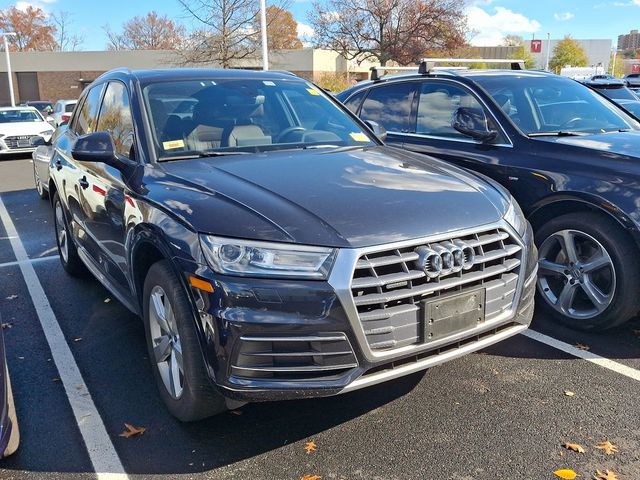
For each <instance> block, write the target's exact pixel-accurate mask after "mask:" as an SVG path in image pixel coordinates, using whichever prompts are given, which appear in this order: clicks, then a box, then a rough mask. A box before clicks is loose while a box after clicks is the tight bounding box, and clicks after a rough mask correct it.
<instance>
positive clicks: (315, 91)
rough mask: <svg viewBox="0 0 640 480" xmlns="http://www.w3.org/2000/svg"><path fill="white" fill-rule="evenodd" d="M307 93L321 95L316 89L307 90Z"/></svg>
mask: <svg viewBox="0 0 640 480" xmlns="http://www.w3.org/2000/svg"><path fill="white" fill-rule="evenodd" d="M307 92H309V93H310V94H311V95H320V92H318V91H317V90H316V89H315V88H307Z"/></svg>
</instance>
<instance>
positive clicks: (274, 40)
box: [254, 5, 302, 50]
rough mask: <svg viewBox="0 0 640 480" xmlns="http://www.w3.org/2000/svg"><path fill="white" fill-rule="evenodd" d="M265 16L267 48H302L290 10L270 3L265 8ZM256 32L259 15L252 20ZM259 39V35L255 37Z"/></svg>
mask: <svg viewBox="0 0 640 480" xmlns="http://www.w3.org/2000/svg"><path fill="white" fill-rule="evenodd" d="M266 16H267V46H268V47H269V50H286V49H290V50H297V49H300V48H302V42H301V41H300V38H298V22H296V21H295V19H294V18H293V15H292V14H291V12H290V11H288V10H285V9H284V8H281V7H278V6H277V5H270V6H268V7H267V10H266ZM254 28H255V29H256V32H260V31H261V28H260V17H259V16H258V17H256V19H255V20H254ZM257 40H258V41H260V37H259V36H258V37H257Z"/></svg>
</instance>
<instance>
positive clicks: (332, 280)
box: [329, 220, 527, 362]
mask: <svg viewBox="0 0 640 480" xmlns="http://www.w3.org/2000/svg"><path fill="white" fill-rule="evenodd" d="M469 236H473V240H470V239H468V238H465V240H466V242H467V244H469V245H472V246H473V247H474V248H476V251H477V252H479V251H480V250H479V249H482V248H483V247H484V246H485V245H490V244H491V243H494V242H497V241H503V240H507V241H506V242H504V244H506V245H517V246H519V251H518V252H517V253H516V254H515V257H512V258H508V257H503V259H497V260H494V261H493V263H491V267H487V268H486V269H485V271H484V272H483V273H479V270H477V269H476V268H474V269H472V270H469V271H462V272H457V273H451V274H449V275H447V276H444V277H442V278H441V279H440V286H439V287H436V289H435V291H432V295H434V298H435V296H436V295H439V291H437V289H438V288H445V287H446V288H447V289H450V290H449V291H451V292H455V291H459V290H461V289H464V288H465V285H466V278H468V277H467V276H468V275H469V274H474V279H475V280H477V281H479V282H482V284H483V286H484V287H485V288H488V289H489V290H490V291H492V290H493V291H495V292H498V291H500V293H501V295H499V296H497V297H502V296H503V295H504V293H505V292H506V293H507V297H509V296H510V297H511V299H510V301H509V302H505V303H503V304H501V303H500V301H499V302H492V305H493V306H495V307H496V310H495V312H488V313H490V314H489V315H486V316H485V321H484V322H483V323H481V324H479V325H478V326H477V327H476V328H474V329H473V331H463V332H459V333H456V334H453V335H451V336H449V337H445V338H442V339H436V340H433V341H431V342H426V343H425V342H422V339H419V338H416V333H417V332H415V331H414V334H413V335H412V336H409V335H408V332H407V329H410V328H411V325H412V324H413V328H414V330H415V329H416V323H417V322H416V320H415V318H414V319H409V317H407V318H406V319H405V320H404V321H403V320H402V319H400V318H398V315H399V314H402V315H411V313H412V312H413V316H414V317H416V316H417V315H418V306H417V304H418V303H419V302H415V303H412V301H411V300H412V299H411V297H412V296H414V297H415V296H416V295H415V292H413V294H412V295H408V296H406V297H405V299H402V298H401V299H400V300H393V301H394V302H396V304H393V305H391V306H390V305H382V304H381V305H379V306H378V307H377V308H376V304H375V303H374V304H369V305H367V306H366V308H362V305H356V301H358V302H359V303H362V302H366V301H367V300H365V299H360V300H357V299H358V298H359V297H355V298H354V296H353V294H352V290H351V287H352V280H353V274H354V270H356V267H358V268H365V267H367V268H371V267H373V265H371V263H378V265H380V263H384V264H385V265H394V264H398V263H400V264H402V262H406V261H407V260H406V259H405V258H400V257H401V255H402V254H403V253H404V254H406V253H410V252H412V251H413V249H414V248H415V247H416V246H418V245H428V244H432V243H438V242H450V241H451V240H454V239H457V238H462V237H469ZM409 247H410V248H409ZM491 249H492V248H489V249H486V248H485V249H484V250H483V251H482V253H483V254H484V253H488V252H490V251H491ZM485 250H486V251H485ZM513 250H515V248H514V249H513ZM372 254H374V255H372ZM367 255H368V257H367ZM526 255H527V252H526V251H525V250H524V244H523V243H522V239H521V238H520V236H519V235H518V234H517V233H516V232H515V231H514V230H513V228H512V227H511V226H510V225H509V224H508V223H507V222H505V221H504V220H500V221H498V222H496V223H494V224H488V225H484V226H481V227H475V228H469V229H464V230H461V231H456V232H447V233H442V234H437V235H434V236H432V237H428V238H423V239H413V240H400V241H397V242H393V243H391V244H384V245H376V246H371V247H362V248H354V249H340V250H339V252H338V255H337V259H336V263H335V265H334V268H333V270H332V271H331V275H330V277H329V284H330V285H331V286H332V287H333V288H334V290H335V291H336V294H337V296H338V298H339V300H340V303H341V304H342V306H343V309H344V311H345V313H346V315H347V318H348V319H349V322H350V323H351V326H352V328H353V331H354V334H355V337H356V339H357V341H358V344H359V346H360V349H361V350H362V353H363V356H364V358H365V359H366V360H367V361H369V362H380V361H383V360H385V359H393V358H396V357H398V356H401V355H410V354H417V353H419V352H424V351H430V350H432V349H434V348H439V346H441V345H443V344H445V343H447V342H452V341H457V340H458V339H464V338H466V337H468V336H469V335H474V334H476V333H477V332H479V331H485V330H486V329H492V328H495V327H496V326H498V325H502V324H504V323H505V322H507V321H509V320H511V319H512V317H513V316H514V315H515V310H514V307H515V306H516V305H517V300H518V299H519V297H520V295H521V291H522V283H523V279H522V278H521V276H520V275H519V271H520V270H521V269H522V268H524V265H525V263H526ZM383 258H384V259H385V260H384V261H383V262H378V261H379V260H380V259H383ZM391 258H397V260H396V261H395V262H393V263H391V261H390V260H391ZM409 261H411V260H409ZM505 262H506V264H505ZM374 268H375V267H374ZM396 268H397V266H396ZM489 268H491V270H488V269H489ZM412 269H413V270H415V268H408V269H404V270H403V271H404V273H406V272H407V271H408V270H412ZM398 272H399V270H396V273H398ZM385 273H386V272H385ZM492 273H493V274H496V273H497V275H495V276H494V278H491V274H492ZM362 276H365V277H366V276H367V275H362ZM368 276H373V275H372V274H371V275H368ZM461 276H465V280H462V281H461V280H460V277H461ZM495 280H498V281H497V282H496V281H495ZM421 281H422V283H423V284H424V285H422V286H421V288H424V287H425V286H428V287H429V289H427V290H421V291H420V295H424V293H425V291H426V292H427V293H428V292H429V291H430V289H431V285H429V284H428V282H424V281H423V280H418V281H414V283H420V282H421ZM445 281H446V282H447V283H444V282H445ZM409 282H411V281H409ZM435 283H436V282H434V285H435ZM514 286H515V290H514ZM406 288H407V287H401V286H399V287H396V289H395V290H394V289H391V290H390V291H388V292H384V293H383V295H384V296H389V295H394V296H396V295H400V296H401V297H402V292H403V290H404V289H406ZM414 288H415V287H414ZM469 288H472V287H469ZM447 293H448V292H447ZM374 294H375V295H378V293H377V292H375V293H374ZM492 298H494V297H490V298H488V300H492ZM380 300H384V298H376V301H380ZM506 303H508V305H507V307H506V308H504V305H505V304H506ZM358 310H360V311H358ZM388 326H392V327H393V329H394V330H395V331H403V332H404V333H406V334H407V336H406V337H405V340H410V337H411V338H412V339H413V340H412V341H413V343H401V344H396V345H394V347H393V348H390V347H387V348H385V349H374V348H372V346H371V345H370V343H369V340H368V337H367V335H366V334H365V331H367V332H368V333H371V332H378V331H388V330H389V329H388V328H387V329H383V330H379V329H381V328H383V327H388ZM375 336H378V337H384V335H379V334H378V335H375ZM380 340H383V338H380ZM374 343H378V342H374Z"/></svg>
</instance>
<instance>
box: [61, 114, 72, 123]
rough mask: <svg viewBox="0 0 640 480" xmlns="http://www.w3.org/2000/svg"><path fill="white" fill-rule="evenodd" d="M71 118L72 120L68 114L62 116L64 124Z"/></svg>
mask: <svg viewBox="0 0 640 480" xmlns="http://www.w3.org/2000/svg"><path fill="white" fill-rule="evenodd" d="M70 118H71V115H69V114H66V113H63V114H62V121H63V122H68V121H69V119H70Z"/></svg>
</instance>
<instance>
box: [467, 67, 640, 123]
mask: <svg viewBox="0 0 640 480" xmlns="http://www.w3.org/2000/svg"><path fill="white" fill-rule="evenodd" d="M474 80H476V81H477V82H478V83H479V84H480V85H482V86H483V87H484V88H485V89H486V90H487V91H488V92H489V94H490V95H491V96H492V97H493V98H494V100H496V102H497V103H498V105H500V107H501V108H502V110H503V111H504V112H505V113H506V114H507V115H508V116H509V118H511V120H513V122H514V123H515V124H516V125H517V126H518V127H519V128H520V129H521V130H522V131H523V132H524V133H525V134H527V135H532V136H534V135H540V134H545V133H550V134H554V133H558V132H564V133H567V132H568V133H571V132H577V133H582V134H595V133H604V132H613V131H619V130H639V129H640V123H638V122H637V121H636V120H634V119H633V118H631V117H630V116H628V115H626V114H625V113H624V112H623V111H622V110H620V109H619V108H617V107H616V106H615V105H614V104H612V103H611V102H609V101H607V100H606V99H604V98H602V97H601V96H600V95H598V93H596V92H594V91H593V90H591V89H590V88H588V87H586V86H584V85H582V84H580V83H578V82H576V81H574V80H570V79H568V78H564V77H559V76H549V75H543V74H536V73H527V74H522V76H518V77H516V76H513V77H510V76H504V75H500V76H498V75H477V76H475V77H474Z"/></svg>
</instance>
